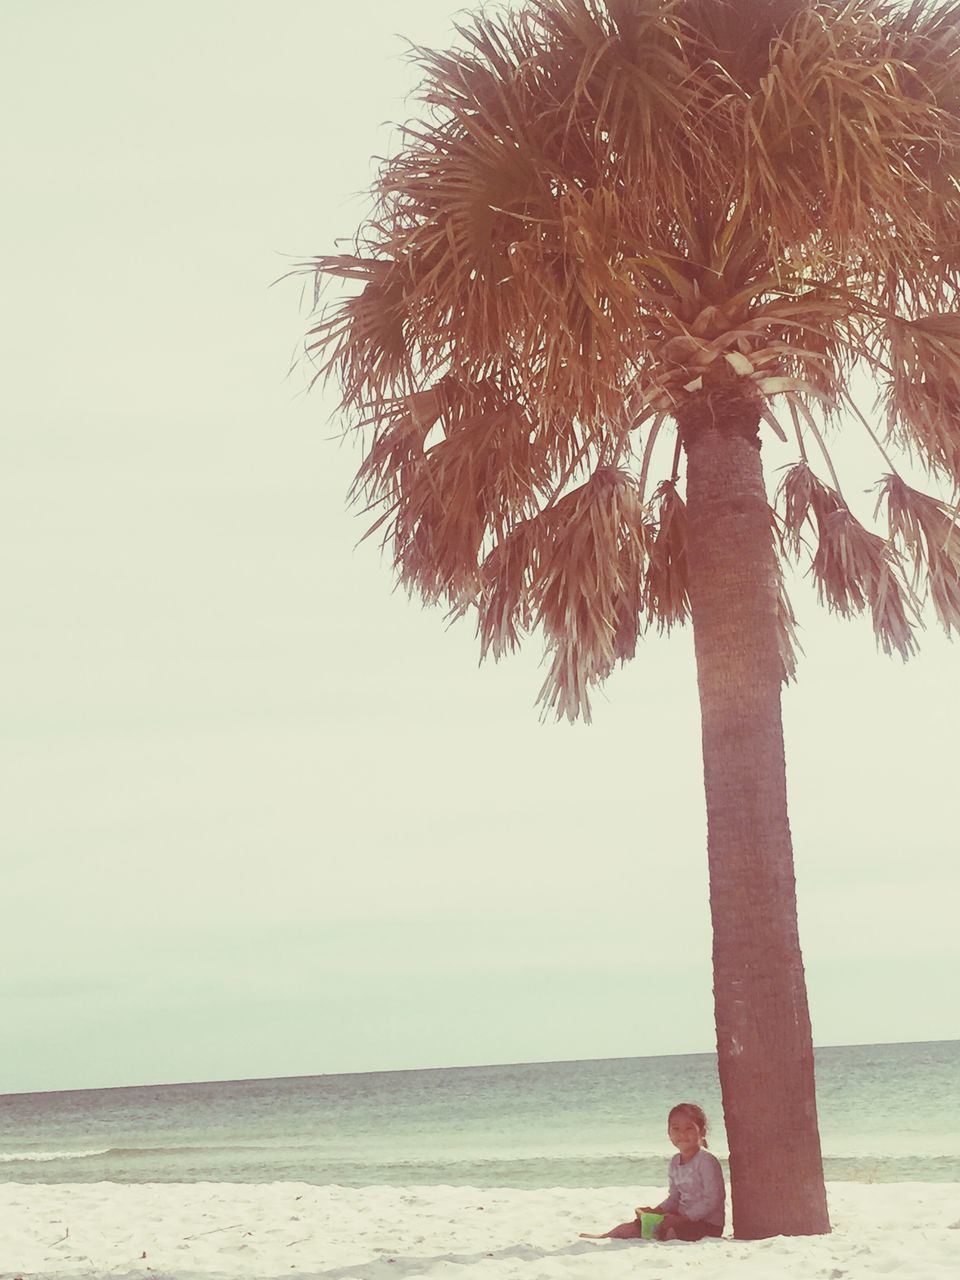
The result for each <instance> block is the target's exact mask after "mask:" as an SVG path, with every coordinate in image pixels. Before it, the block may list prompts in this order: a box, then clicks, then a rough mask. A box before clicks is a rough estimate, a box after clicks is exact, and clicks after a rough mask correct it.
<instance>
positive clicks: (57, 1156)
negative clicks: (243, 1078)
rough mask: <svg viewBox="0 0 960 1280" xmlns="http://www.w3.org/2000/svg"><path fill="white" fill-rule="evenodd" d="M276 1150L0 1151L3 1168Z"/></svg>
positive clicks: (222, 1148) (112, 1149)
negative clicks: (138, 1157)
mask: <svg viewBox="0 0 960 1280" xmlns="http://www.w3.org/2000/svg"><path fill="white" fill-rule="evenodd" d="M273 1150H275V1148H273V1147H251V1146H244V1147H239V1146H220V1147H100V1148H98V1149H97V1150H95V1151H0V1164H16V1163H18V1162H19V1161H22V1160H23V1161H33V1162H37V1161H39V1162H40V1163H43V1164H46V1163H47V1162H49V1161H51V1160H96V1159H99V1158H100V1157H102V1156H106V1157H107V1158H108V1159H112V1160H117V1159H120V1160H129V1159H131V1158H134V1159H135V1158H136V1157H137V1156H148V1157H150V1158H151V1159H155V1158H156V1157H157V1156H208V1155H224V1154H227V1155H234V1154H237V1153H240V1154H251V1153H256V1154H257V1155H263V1154H264V1153H265V1152H271V1151H273Z"/></svg>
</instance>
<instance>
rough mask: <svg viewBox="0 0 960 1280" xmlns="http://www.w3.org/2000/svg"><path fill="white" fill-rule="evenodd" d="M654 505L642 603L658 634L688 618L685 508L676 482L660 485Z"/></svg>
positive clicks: (666, 482)
mask: <svg viewBox="0 0 960 1280" xmlns="http://www.w3.org/2000/svg"><path fill="white" fill-rule="evenodd" d="M653 502H654V504H655V507H656V524H655V528H656V532H655V534H654V536H653V539H652V541H651V542H650V558H649V561H648V563H647V576H646V582H645V584H644V600H645V603H646V609H647V620H648V621H649V622H655V623H656V624H657V626H658V627H659V629H660V630H661V631H670V630H671V628H673V627H675V626H682V625H683V623H684V622H686V620H687V618H689V616H690V594H689V579H688V576H687V508H686V504H685V503H684V501H683V499H682V498H681V497H680V495H679V493H678V492H677V482H676V480H663V481H661V483H660V484H659V485H658V486H657V488H656V490H655V492H654V495H653Z"/></svg>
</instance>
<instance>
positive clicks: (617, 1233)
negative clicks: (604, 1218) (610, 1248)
mask: <svg viewBox="0 0 960 1280" xmlns="http://www.w3.org/2000/svg"><path fill="white" fill-rule="evenodd" d="M639 1237H640V1223H639V1222H638V1221H637V1219H636V1218H634V1219H633V1221H632V1222H621V1223H620V1225H619V1227H614V1228H613V1229H612V1230H610V1231H603V1232H601V1233H600V1234H599V1235H593V1234H591V1233H590V1232H589V1231H581V1232H580V1239H581V1240H637V1239H639Z"/></svg>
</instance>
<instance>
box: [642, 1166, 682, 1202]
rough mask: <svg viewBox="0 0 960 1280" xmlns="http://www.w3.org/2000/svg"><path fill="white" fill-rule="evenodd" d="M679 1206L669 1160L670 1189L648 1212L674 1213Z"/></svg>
mask: <svg viewBox="0 0 960 1280" xmlns="http://www.w3.org/2000/svg"><path fill="white" fill-rule="evenodd" d="M679 1207H680V1192H679V1191H678V1190H677V1183H676V1179H675V1178H674V1176H673V1161H672V1160H671V1161H670V1189H669V1191H668V1192H667V1198H666V1199H665V1200H661V1201H660V1203H659V1204H658V1205H657V1207H656V1208H655V1209H650V1210H649V1212H650V1213H676V1212H677V1209H678V1208H679Z"/></svg>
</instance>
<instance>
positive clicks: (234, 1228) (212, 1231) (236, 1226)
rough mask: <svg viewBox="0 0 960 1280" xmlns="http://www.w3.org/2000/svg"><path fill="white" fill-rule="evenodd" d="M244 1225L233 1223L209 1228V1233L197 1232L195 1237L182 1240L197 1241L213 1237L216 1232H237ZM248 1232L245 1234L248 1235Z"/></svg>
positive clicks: (185, 1237) (186, 1237)
mask: <svg viewBox="0 0 960 1280" xmlns="http://www.w3.org/2000/svg"><path fill="white" fill-rule="evenodd" d="M243 1225H244V1224H243V1223H242V1222H234V1223H233V1224H232V1226H229V1227H211V1228H210V1230H209V1231H198V1232H197V1234H196V1235H193V1236H184V1237H183V1239H184V1240H199V1239H200V1237H201V1236H215V1235H216V1234H217V1232H218V1231H239V1230H240V1228H241V1227H242V1226H243ZM249 1234H250V1232H249V1231H248V1232H247V1235H249Z"/></svg>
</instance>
